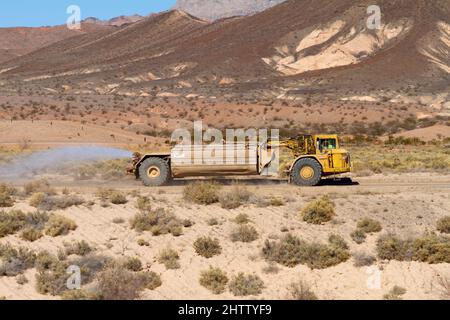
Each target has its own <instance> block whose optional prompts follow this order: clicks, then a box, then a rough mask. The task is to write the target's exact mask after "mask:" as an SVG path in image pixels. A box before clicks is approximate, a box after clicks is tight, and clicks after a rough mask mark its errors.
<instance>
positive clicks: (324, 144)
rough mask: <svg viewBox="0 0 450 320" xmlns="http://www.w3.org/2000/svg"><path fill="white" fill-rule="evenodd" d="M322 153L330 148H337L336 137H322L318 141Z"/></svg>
mask: <svg viewBox="0 0 450 320" xmlns="http://www.w3.org/2000/svg"><path fill="white" fill-rule="evenodd" d="M317 144H318V147H319V150H320V153H325V152H327V151H328V150H335V149H336V147H337V144H336V139H320V140H318V142H317Z"/></svg>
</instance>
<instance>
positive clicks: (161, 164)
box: [139, 158, 171, 187]
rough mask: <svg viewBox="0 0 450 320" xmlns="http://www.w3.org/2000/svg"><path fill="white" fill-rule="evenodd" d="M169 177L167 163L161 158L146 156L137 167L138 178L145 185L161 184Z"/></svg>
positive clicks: (157, 185) (167, 180) (166, 181)
mask: <svg viewBox="0 0 450 320" xmlns="http://www.w3.org/2000/svg"><path fill="white" fill-rule="evenodd" d="M170 177H171V176H170V167H169V164H168V163H167V162H166V161H165V160H164V159H161V158H148V159H146V160H145V161H144V162H142V164H141V166H140V167H139V178H140V179H141V180H142V182H143V183H144V185H146V186H147V187H159V186H163V185H165V184H166V183H168V182H169V180H170Z"/></svg>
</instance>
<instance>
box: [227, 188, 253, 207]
mask: <svg viewBox="0 0 450 320" xmlns="http://www.w3.org/2000/svg"><path fill="white" fill-rule="evenodd" d="M251 196H252V194H251V192H250V191H248V190H247V189H246V188H244V187H241V186H234V187H233V189H232V190H231V191H230V192H226V193H223V194H221V195H220V196H219V202H220V205H221V206H222V208H224V209H236V208H239V207H240V206H242V205H243V204H245V203H247V202H248V201H249V200H250V197H251Z"/></svg>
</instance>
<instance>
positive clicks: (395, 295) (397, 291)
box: [383, 286, 406, 300]
mask: <svg viewBox="0 0 450 320" xmlns="http://www.w3.org/2000/svg"><path fill="white" fill-rule="evenodd" d="M404 294H406V289H405V288H402V287H399V286H394V287H393V288H392V289H391V290H390V291H389V293H387V294H385V295H384V296H383V299H384V300H402V296H403V295H404Z"/></svg>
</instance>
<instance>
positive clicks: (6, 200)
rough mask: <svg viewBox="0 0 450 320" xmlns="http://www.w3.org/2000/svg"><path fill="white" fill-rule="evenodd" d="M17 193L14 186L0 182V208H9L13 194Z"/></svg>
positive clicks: (11, 204)
mask: <svg viewBox="0 0 450 320" xmlns="http://www.w3.org/2000/svg"><path fill="white" fill-rule="evenodd" d="M16 193H17V190H16V189H15V188H14V187H11V186H9V185H7V184H5V183H1V184H0V208H10V207H12V206H13V205H14V199H13V197H12V196H13V195H15V194H16Z"/></svg>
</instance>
